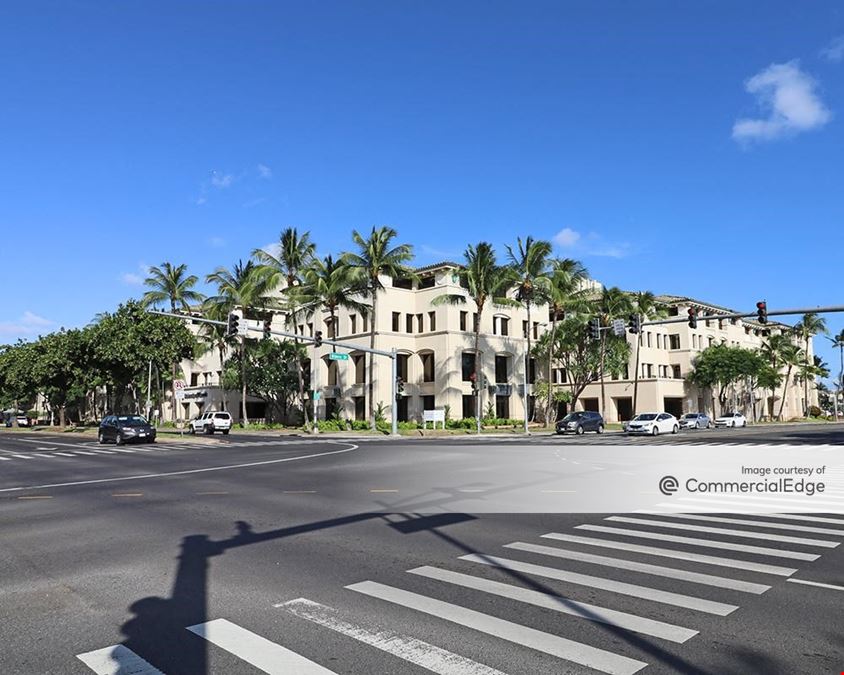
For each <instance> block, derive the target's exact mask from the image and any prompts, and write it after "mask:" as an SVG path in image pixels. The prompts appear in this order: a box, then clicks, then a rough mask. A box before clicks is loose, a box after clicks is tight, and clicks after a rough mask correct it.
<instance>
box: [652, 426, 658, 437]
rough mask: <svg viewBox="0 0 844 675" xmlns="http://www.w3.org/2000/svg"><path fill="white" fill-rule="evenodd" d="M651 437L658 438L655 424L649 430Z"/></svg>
mask: <svg viewBox="0 0 844 675" xmlns="http://www.w3.org/2000/svg"><path fill="white" fill-rule="evenodd" d="M651 436H659V427H658V426H657V425H656V424H654V425H653V428H652V429H651Z"/></svg>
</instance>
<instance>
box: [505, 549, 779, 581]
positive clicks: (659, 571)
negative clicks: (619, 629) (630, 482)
mask: <svg viewBox="0 0 844 675" xmlns="http://www.w3.org/2000/svg"><path fill="white" fill-rule="evenodd" d="M504 548H512V549H515V550H517V551H527V552H529V553H539V554H541V555H548V556H552V557H554V558H564V559H566V560H579V561H581V562H587V563H592V564H593V565H604V566H606V567H614V568H616V569H620V570H629V571H631V572H642V573H643V574H652V575H653V576H657V577H666V578H668V579H679V580H681V581H690V582H692V583H695V584H704V585H706V586H717V587H718V588H727V589H729V590H732V591H741V592H744V593H756V594H759V593H764V592H765V591H767V590H768V589H770V588H771V587H770V586H766V585H765V584H754V583H751V582H749V581H742V580H741V579H731V578H729V577H719V576H716V575H713V574H702V573H701V572H689V571H688V570H681V569H677V568H674V567H663V566H661V565H651V564H648V563H642V562H635V561H633V560H624V559H623V558H609V557H607V556H602V555H592V554H591V553H583V552H581V551H571V550H568V549H564V548H556V547H554V546H542V545H540V544H526V543H523V542H520V541H517V542H514V543H512V544H505V545H504Z"/></svg>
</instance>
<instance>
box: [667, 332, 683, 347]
mask: <svg viewBox="0 0 844 675" xmlns="http://www.w3.org/2000/svg"><path fill="white" fill-rule="evenodd" d="M668 348H669V349H680V334H679V333H675V334H674V335H669V336H668Z"/></svg>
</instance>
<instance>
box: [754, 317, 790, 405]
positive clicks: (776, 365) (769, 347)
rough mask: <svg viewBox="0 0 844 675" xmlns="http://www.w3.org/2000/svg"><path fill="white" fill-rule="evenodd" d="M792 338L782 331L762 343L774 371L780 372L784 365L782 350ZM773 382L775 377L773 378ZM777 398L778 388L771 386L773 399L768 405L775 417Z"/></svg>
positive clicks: (764, 352) (762, 349) (763, 350)
mask: <svg viewBox="0 0 844 675" xmlns="http://www.w3.org/2000/svg"><path fill="white" fill-rule="evenodd" d="M790 342H791V341H790V340H789V339H788V337H787V336H785V335H783V334H782V333H775V334H773V335H771V336H769V337H768V341H767V342H764V343H762V347H761V351H762V354H763V355H764V357H765V358H766V359H767V360H768V363H770V364H771V368H772V370H773V372H774V373H779V372H780V369H781V367H782V350H783V348H785V347H787V345H789V344H790ZM772 382H773V378H772ZM775 400H776V388H775V387H774V386H773V385H772V386H771V400H770V405H768V406H767V407H768V416H769V417H770V418H771V419H773V418H774V402H775Z"/></svg>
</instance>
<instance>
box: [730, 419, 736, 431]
mask: <svg viewBox="0 0 844 675" xmlns="http://www.w3.org/2000/svg"><path fill="white" fill-rule="evenodd" d="M730 426H731V427H732V428H733V429H735V428H736V421H735V420H733V423H732V424H731V425H730Z"/></svg>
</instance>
